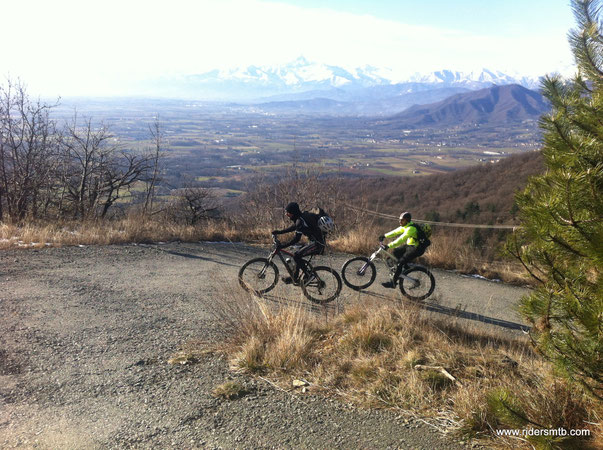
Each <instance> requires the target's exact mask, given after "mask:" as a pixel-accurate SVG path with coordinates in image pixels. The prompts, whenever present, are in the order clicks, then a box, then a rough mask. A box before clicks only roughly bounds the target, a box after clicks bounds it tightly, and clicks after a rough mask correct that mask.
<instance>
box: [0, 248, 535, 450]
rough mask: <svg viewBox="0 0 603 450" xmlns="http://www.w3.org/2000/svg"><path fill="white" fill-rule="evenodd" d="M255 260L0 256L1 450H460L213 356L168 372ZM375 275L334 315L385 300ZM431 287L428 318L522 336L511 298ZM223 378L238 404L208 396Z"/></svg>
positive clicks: (224, 255) (133, 253)
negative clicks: (450, 317)
mask: <svg viewBox="0 0 603 450" xmlns="http://www.w3.org/2000/svg"><path fill="white" fill-rule="evenodd" d="M265 253H266V250H265V249H257V248H253V247H249V246H245V245H240V244H226V243H201V244H179V243H171V244H165V245H146V246H143V245H138V246H135V245H125V246H106V247H71V248H57V249H44V250H37V251H36V250H30V251H5V252H2V253H0V343H1V347H0V448H12V447H23V448H53V449H54V448H123V447H159V448H165V447H171V448H299V447H302V448H425V449H432V448H455V447H460V445H458V444H456V443H455V442H454V441H451V440H449V439H448V438H446V437H444V436H442V435H441V434H439V433H438V432H437V431H435V430H434V429H433V428H431V427H429V426H428V425H425V424H423V423H421V422H410V423H406V422H404V421H403V420H401V419H400V418H399V417H397V416H396V414H393V413H389V412H385V411H362V410H357V409H354V408H351V407H349V406H348V405H345V404H342V403H339V402H334V401H330V400H325V399H322V398H319V397H314V396H310V395H304V396H296V395H292V394H290V393H286V392H283V391H281V390H278V389H276V388H274V387H273V386H271V385H270V384H268V383H266V382H264V381H262V380H252V379H250V378H248V377H244V376H241V375H237V374H234V373H232V372H230V371H229V370H228V366H227V363H226V362H225V361H223V360H222V359H220V358H219V357H216V356H207V357H206V358H205V359H203V360H202V361H200V362H199V363H198V364H194V365H186V366H172V365H169V364H167V359H168V358H169V357H170V356H172V355H173V353H174V352H175V351H176V350H178V348H179V346H180V345H181V344H182V343H183V342H185V341H187V340H189V339H203V340H206V341H215V340H217V339H218V338H219V336H220V327H219V324H218V323H215V319H213V317H212V316H211V314H209V309H208V307H207V305H208V302H213V303H215V302H219V301H220V298H223V296H224V295H225V294H224V291H225V289H226V291H228V290H229V289H230V290H231V291H230V292H234V291H235V290H236V289H238V286H237V284H236V281H235V280H236V273H237V271H238V268H239V267H240V265H241V264H242V263H243V262H244V261H246V260H247V259H249V258H251V257H253V256H257V255H263V254H265ZM344 259H345V255H336V256H334V257H333V260H332V262H333V264H334V265H336V266H337V267H338V268H339V267H340V266H341V263H342V262H343V261H344ZM381 269H383V268H381ZM383 273H384V272H383V271H382V274H383ZM381 277H383V275H381ZM381 277H378V279H377V283H376V285H375V287H374V288H371V290H369V292H368V293H366V294H358V293H356V292H353V291H351V290H349V289H347V288H344V291H343V292H344V295H343V296H342V299H341V303H340V305H345V304H346V303H348V302H352V301H358V300H360V301H362V300H363V299H365V298H368V297H367V295H368V296H372V297H374V298H377V299H379V298H383V299H384V301H391V298H392V291H387V290H386V289H382V288H381V286H377V284H378V282H380V281H384V279H382V278H381ZM436 280H437V282H438V288H437V291H436V294H435V295H434V299H435V301H436V302H435V303H432V304H429V305H428V306H427V308H428V309H431V310H433V311H438V312H437V313H442V312H444V313H448V314H450V313H452V312H456V315H457V316H460V317H461V318H460V319H458V320H468V321H469V322H470V323H474V324H476V326H482V325H483V324H484V323H487V322H494V323H496V325H488V326H493V327H495V328H496V329H500V330H501V332H503V333H521V332H520V331H517V328H518V326H519V325H518V324H519V320H518V319H517V316H515V315H514V314H513V313H511V312H509V311H510V307H511V306H512V305H513V304H514V302H516V301H517V299H518V298H519V297H520V296H521V295H522V293H524V292H525V291H524V290H522V289H520V288H515V287H510V286H504V285H502V284H497V283H491V282H487V281H483V280H476V279H470V278H460V277H458V276H456V275H454V274H451V273H447V272H439V271H438V272H436ZM296 289H297V288H294V287H291V286H279V287H277V290H278V291H277V293H280V294H283V295H289V296H292V295H298V296H299V295H300V294H299V293H298V292H297V291H296ZM395 295H396V294H395V293H394V296H395ZM398 295H399V294H398ZM459 305H460V307H457V306H459ZM434 313H435V312H434ZM230 379H236V380H238V381H239V382H241V383H243V384H245V385H246V387H247V390H248V391H249V394H248V395H246V396H245V397H243V398H241V399H238V400H234V401H224V400H218V399H215V398H214V397H213V396H212V395H211V391H212V389H213V388H214V387H215V386H217V385H219V384H222V383H224V382H225V381H228V380H230Z"/></svg>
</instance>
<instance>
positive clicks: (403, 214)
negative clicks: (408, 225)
mask: <svg viewBox="0 0 603 450" xmlns="http://www.w3.org/2000/svg"><path fill="white" fill-rule="evenodd" d="M402 219H406V220H410V219H411V215H410V213H409V212H408V211H406V212H403V213H402V214H400V220H402Z"/></svg>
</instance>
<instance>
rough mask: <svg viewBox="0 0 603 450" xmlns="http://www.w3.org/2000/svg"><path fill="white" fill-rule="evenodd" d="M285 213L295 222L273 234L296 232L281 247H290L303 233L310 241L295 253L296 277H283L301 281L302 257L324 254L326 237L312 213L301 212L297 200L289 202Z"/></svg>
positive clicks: (292, 280)
mask: <svg viewBox="0 0 603 450" xmlns="http://www.w3.org/2000/svg"><path fill="white" fill-rule="evenodd" d="M285 214H286V215H287V217H288V218H289V219H291V220H292V221H293V222H294V223H293V225H291V226H290V227H288V228H285V229H283V230H274V231H273V232H272V234H275V235H276V234H284V233H291V232H295V235H294V236H293V239H291V240H290V241H289V242H287V243H286V244H281V245H280V248H285V247H289V246H290V245H294V244H297V243H298V242H299V240H300V239H301V237H302V235H304V236H306V237H307V238H308V240H309V241H310V242H308V244H306V245H304V246H303V247H302V248H300V249H299V250H297V251H296V252H295V253H294V254H293V260H294V261H295V271H294V274H295V275H294V277H293V279H291V277H283V281H284V282H285V283H294V284H298V283H299V271H300V268H301V265H302V264H303V262H302V261H303V260H302V258H303V257H304V256H310V255H322V254H323V252H324V249H325V238H324V236H323V233H322V231H320V228H318V226H317V225H316V224H315V223H314V220H312V218H311V217H310V214H311V213H307V212H301V210H300V209H299V205H298V204H297V203H295V202H291V203H289V204H288V205H287V206H286V207H285Z"/></svg>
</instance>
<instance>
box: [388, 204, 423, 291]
mask: <svg viewBox="0 0 603 450" xmlns="http://www.w3.org/2000/svg"><path fill="white" fill-rule="evenodd" d="M411 218H412V216H411V214H410V213H409V212H403V213H402V214H400V226H399V227H398V228H396V229H395V230H392V231H390V232H389V233H385V234H384V235H382V236H379V242H381V248H383V249H394V251H393V253H394V256H395V257H396V258H398V267H397V268H396V273H395V274H394V280H393V281H388V282H387V283H381V284H382V285H383V286H384V287H386V288H394V287H395V286H396V283H397V282H398V277H399V276H400V274H401V273H402V270H403V269H404V266H405V265H406V263H408V262H410V261H412V260H413V259H415V258H417V257H418V256H421V255H422V254H423V253H424V252H425V249H424V248H420V246H419V237H418V233H417V227H416V226H415V224H414V223H412V222H411ZM394 237H395V238H396V239H395V240H393V241H391V242H390V243H389V244H387V245H386V244H383V241H384V240H385V238H388V239H389V238H394Z"/></svg>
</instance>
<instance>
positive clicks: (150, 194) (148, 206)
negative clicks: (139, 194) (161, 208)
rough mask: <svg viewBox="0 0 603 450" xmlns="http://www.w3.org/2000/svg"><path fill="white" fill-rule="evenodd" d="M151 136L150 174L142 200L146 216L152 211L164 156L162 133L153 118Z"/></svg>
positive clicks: (157, 122)
mask: <svg viewBox="0 0 603 450" xmlns="http://www.w3.org/2000/svg"><path fill="white" fill-rule="evenodd" d="M149 131H150V132H151V136H152V138H153V143H154V144H155V145H154V148H153V151H152V153H151V155H150V164H151V173H150V178H149V179H148V180H147V186H146V193H145V199H144V206H143V208H142V211H143V214H147V212H148V211H150V210H152V209H153V201H154V200H155V188H156V186H157V183H159V182H160V178H159V172H160V164H159V163H160V161H161V159H162V158H163V156H164V153H163V150H162V144H163V132H162V131H161V128H160V123H159V117H156V118H155V122H153V124H152V125H151V126H150V127H149Z"/></svg>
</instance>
